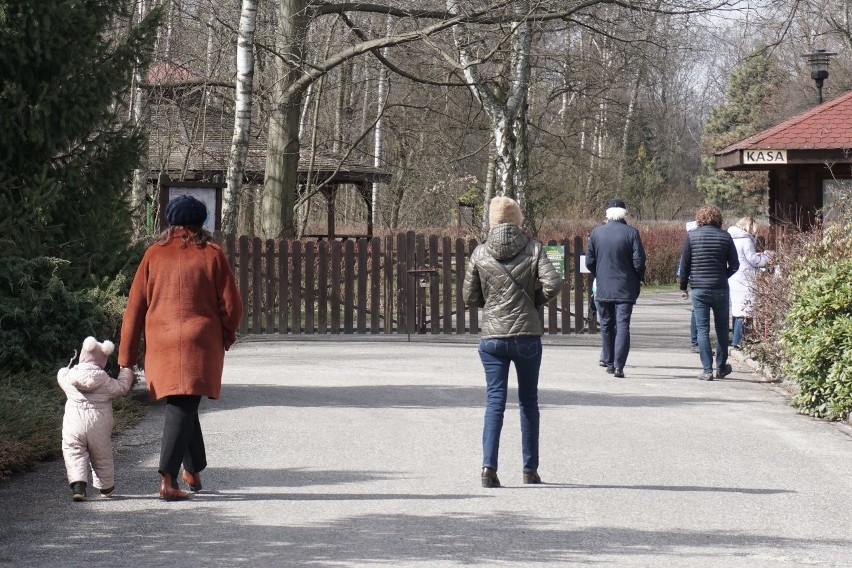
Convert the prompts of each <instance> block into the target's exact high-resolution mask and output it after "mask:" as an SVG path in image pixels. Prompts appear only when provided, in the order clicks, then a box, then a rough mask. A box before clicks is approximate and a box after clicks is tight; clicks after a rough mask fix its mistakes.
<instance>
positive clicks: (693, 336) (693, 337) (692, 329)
mask: <svg viewBox="0 0 852 568" xmlns="http://www.w3.org/2000/svg"><path fill="white" fill-rule="evenodd" d="M689 342H690V343H692V346H693V347H698V328H697V327H696V326H695V310H692V314H691V315H690V316H689Z"/></svg>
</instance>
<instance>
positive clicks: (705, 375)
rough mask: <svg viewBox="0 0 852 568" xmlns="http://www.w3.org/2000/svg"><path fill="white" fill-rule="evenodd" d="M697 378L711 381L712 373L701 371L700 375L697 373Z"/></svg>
mask: <svg viewBox="0 0 852 568" xmlns="http://www.w3.org/2000/svg"><path fill="white" fill-rule="evenodd" d="M698 380H699V381H712V380H713V373H701V374H700V375H698Z"/></svg>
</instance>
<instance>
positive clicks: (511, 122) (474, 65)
mask: <svg viewBox="0 0 852 568" xmlns="http://www.w3.org/2000/svg"><path fill="white" fill-rule="evenodd" d="M515 10H516V13H517V15H518V17H519V19H518V20H517V21H514V22H511V26H512V30H511V32H510V41H511V56H510V59H509V60H510V63H509V65H508V69H506V71H505V74H503V73H501V74H498V75H497V77H496V80H488V79H487V78H486V76H485V75H484V74H483V73H482V72H481V71H480V69H479V66H480V65H481V64H482V63H483V62H484V61H483V60H482V59H479V60H478V59H477V58H476V57H475V56H474V54H473V53H472V52H471V50H470V49H469V47H468V40H469V38H470V32H469V30H468V27H467V26H466V25H464V24H460V25H457V26H455V27H454V28H453V40H454V43H455V46H456V49H457V50H458V57H459V63H460V65H461V71H462V73H463V75H464V78H465V80H466V82H467V85H468V87H469V88H470V90H471V92H472V93H473V95H474V96H475V97H476V99H477V100H478V101H479V102H480V103H481V104H482V108H483V109H484V110H485V112H486V113H487V114H488V117H489V118H490V119H491V132H492V137H493V140H494V151H495V152H494V156H495V176H496V183H497V192H498V193H500V194H502V195H505V196H507V197H512V198H514V199H516V200H517V201H518V202H519V203H521V206H522V207H523V205H524V201H525V200H526V195H524V190H525V188H526V181H527V170H526V168H525V167H524V166H525V164H526V161H527V159H526V155H525V150H526V148H525V145H524V144H523V143H522V144H520V145H519V144H518V133H519V131H523V130H525V128H526V125H524V124H521V123H519V115H520V122H523V121H524V120H526V114H525V113H523V110H524V108H525V106H526V104H527V93H528V90H529V78H530V47H531V45H532V32H531V29H530V22H529V20H527V19H525V16H527V15H528V13H529V2H519V3H518V6H517V7H516V8H515ZM447 11H448V12H449V13H450V14H453V15H457V14H459V13H460V12H461V7H460V3H459V0H447ZM519 165H520V166H521V167H518V166H519Z"/></svg>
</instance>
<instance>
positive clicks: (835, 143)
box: [716, 91, 852, 156]
mask: <svg viewBox="0 0 852 568" xmlns="http://www.w3.org/2000/svg"><path fill="white" fill-rule="evenodd" d="M754 148H764V149H771V150H838V149H844V148H852V91H850V92H848V93H846V94H844V95H841V96H839V97H837V98H836V99H834V100H831V101H828V102H827V103H823V104H821V105H819V106H817V107H814V108H812V109H810V110H809V111H807V112H804V113H802V114H799V115H797V116H794V117H793V118H790V119H788V120H785V121H784V122H782V123H781V124H777V125H775V126H773V127H772V128H768V129H766V130H764V131H763V132H759V133H758V134H755V135H754V136H750V137H748V138H746V139H745V140H741V141H739V142H737V143H735V144H732V145H730V146H728V147H727V148H725V149H724V150H722V151H720V152H717V153H716V155H717V156H718V155H722V154H728V153H730V152H734V151H736V150H747V149H754Z"/></svg>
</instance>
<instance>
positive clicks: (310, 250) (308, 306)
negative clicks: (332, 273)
mask: <svg viewBox="0 0 852 568" xmlns="http://www.w3.org/2000/svg"><path fill="white" fill-rule="evenodd" d="M314 247H315V244H314V242H313V241H308V242H306V243H305V333H308V334H311V335H313V333H314V283H315V279H314Z"/></svg>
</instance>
